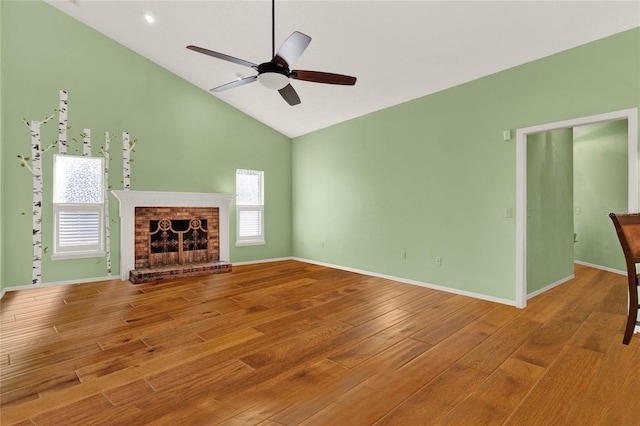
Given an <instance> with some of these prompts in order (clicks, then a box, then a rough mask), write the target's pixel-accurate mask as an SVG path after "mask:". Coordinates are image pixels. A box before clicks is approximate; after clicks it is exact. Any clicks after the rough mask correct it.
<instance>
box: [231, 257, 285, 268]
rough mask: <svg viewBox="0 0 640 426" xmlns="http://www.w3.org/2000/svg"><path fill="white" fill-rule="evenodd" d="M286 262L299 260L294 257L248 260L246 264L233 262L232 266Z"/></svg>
mask: <svg viewBox="0 0 640 426" xmlns="http://www.w3.org/2000/svg"><path fill="white" fill-rule="evenodd" d="M284 260H297V259H294V258H293V257H274V258H271V259H260V260H246V261H244V262H233V263H232V264H231V266H242V265H255V264H258V263H271V262H282V261H284Z"/></svg>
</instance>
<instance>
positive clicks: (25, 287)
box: [0, 257, 293, 299]
mask: <svg viewBox="0 0 640 426" xmlns="http://www.w3.org/2000/svg"><path fill="white" fill-rule="evenodd" d="M292 259H293V258H292V257H280V258H274V259H261V260H250V261H247V262H234V263H232V265H251V264H254V263H269V262H278V261H282V260H292ZM116 279H117V280H119V279H120V275H119V274H115V275H113V276H111V277H95V278H83V279H78V280H67V281H56V282H50V283H41V284H29V285H17V286H12V287H5V288H3V289H2V292H1V293H0V299H2V298H3V297H4V295H5V294H6V292H7V291H17V290H29V289H34V288H44V287H55V286H59V285H70V284H83V283H91V282H96V281H109V280H116Z"/></svg>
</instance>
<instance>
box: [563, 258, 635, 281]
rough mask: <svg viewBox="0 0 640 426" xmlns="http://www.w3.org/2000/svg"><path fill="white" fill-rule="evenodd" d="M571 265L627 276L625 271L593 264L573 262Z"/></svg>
mask: <svg viewBox="0 0 640 426" xmlns="http://www.w3.org/2000/svg"><path fill="white" fill-rule="evenodd" d="M573 263H575V264H577V265H582V266H588V267H589V268H593V269H600V270H601V271H606V272H612V273H614V274H618V275H624V276H625V277H626V276H627V271H621V270H620V269H613V268H608V267H606V266H601V265H596V264H595V263H589V262H583V261H581V260H574V261H573Z"/></svg>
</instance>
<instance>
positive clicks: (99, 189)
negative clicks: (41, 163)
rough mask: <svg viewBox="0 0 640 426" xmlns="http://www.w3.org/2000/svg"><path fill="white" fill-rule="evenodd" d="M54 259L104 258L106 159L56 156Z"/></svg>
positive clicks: (54, 165) (54, 178)
mask: <svg viewBox="0 0 640 426" xmlns="http://www.w3.org/2000/svg"><path fill="white" fill-rule="evenodd" d="M53 182H54V183H53V254H52V255H51V258H52V259H72V258H82V257H101V256H104V254H105V253H104V241H103V240H104V163H103V159H102V158H96V157H80V156H75V155H55V156H54V160H53Z"/></svg>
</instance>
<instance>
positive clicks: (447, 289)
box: [291, 257, 516, 306]
mask: <svg viewBox="0 0 640 426" xmlns="http://www.w3.org/2000/svg"><path fill="white" fill-rule="evenodd" d="M291 259H293V260H297V261H299V262H305V263H311V264H314V265H320V266H326V267H328V268H334V269H340V270H343V271H348V272H355V273H358V274H363V275H369V276H371V277H377V278H385V279H388V280H393V281H398V282H401V283H405V284H412V285H417V286H420V287H426V288H431V289H433V290H439V291H444V292H446V293H453V294H459V295H461V296H468V297H473V298H475V299H481V300H487V301H489V302H496V303H500V304H503V305H509V306H516V301H515V300H509V299H502V298H500V297H493V296H488V295H486V294H481V293H474V292H471V291H466V290H458V289H456V288H451V287H443V286H440V285H436V284H429V283H425V282H422V281H416V280H410V279H407V278H401V277H394V276H392V275H385V274H379V273H377V272H371V271H364V270H362V269H356V268H350V267H348V266H341V265H333V264H331V263H325V262H318V261H315V260H309V259H303V258H299V257H292V258H291Z"/></svg>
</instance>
